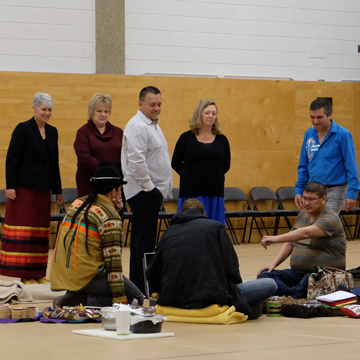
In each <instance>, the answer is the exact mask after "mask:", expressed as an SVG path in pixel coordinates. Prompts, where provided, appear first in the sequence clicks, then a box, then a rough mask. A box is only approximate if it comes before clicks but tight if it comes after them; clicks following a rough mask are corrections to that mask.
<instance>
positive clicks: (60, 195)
mask: <svg viewBox="0 0 360 360" xmlns="http://www.w3.org/2000/svg"><path fill="white" fill-rule="evenodd" d="M55 197H56V200H55V202H56V203H58V204H62V203H63V202H64V198H63V196H62V194H56V195H55Z"/></svg>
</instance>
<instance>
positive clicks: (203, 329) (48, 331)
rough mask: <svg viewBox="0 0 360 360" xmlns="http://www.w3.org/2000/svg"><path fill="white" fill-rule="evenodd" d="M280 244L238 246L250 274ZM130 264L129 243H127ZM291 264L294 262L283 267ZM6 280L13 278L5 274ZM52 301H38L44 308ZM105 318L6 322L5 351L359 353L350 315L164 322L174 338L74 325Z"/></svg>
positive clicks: (65, 355) (89, 355)
mask: <svg viewBox="0 0 360 360" xmlns="http://www.w3.org/2000/svg"><path fill="white" fill-rule="evenodd" d="M278 248H279V246H278V245H273V246H271V247H270V248H269V249H268V250H267V251H266V250H264V249H263V248H261V247H260V245H259V244H242V245H238V246H235V249H236V251H237V254H238V257H239V261H240V270H241V275H242V277H243V279H244V280H251V279H254V278H255V274H256V272H257V270H258V269H259V268H261V267H262V266H264V265H266V264H268V263H270V261H271V260H272V259H273V257H274V255H275V254H276V253H277V250H278ZM123 256H124V268H125V269H128V262H129V248H124V255H123ZM359 259H360V241H359V240H356V241H353V242H348V249H347V268H348V269H350V268H354V267H357V266H359V265H360V264H359V262H360V260H359ZM284 267H288V262H286V263H284V264H283V268H284ZM0 279H1V280H8V279H9V278H5V277H0ZM47 305H50V304H46V303H44V304H41V305H37V306H38V307H39V308H40V309H42V308H44V307H45V306H47ZM93 328H101V324H42V323H40V322H33V323H15V324H6V325H5V324H0V357H1V359H7V360H13V359H15V360H17V359H27V360H39V359H52V360H60V359H61V360H73V359H86V360H95V359H96V360H99V359H106V360H112V359H129V360H140V359H141V360H142V359H156V360H158V359H162V360H168V359H171V360H177V359H179V360H180V359H189V360H204V359H207V360H233V359H234V360H235V359H236V360H239V359H242V360H243V359H256V360H257V359H266V360H279V359H291V360H297V359H301V360H303V359H359V358H360V319H350V318H347V317H335V318H314V319H292V318H286V317H281V318H267V317H266V316H264V315H263V316H261V318H260V319H258V320H255V321H246V322H245V323H241V324H236V325H201V324H181V323H169V322H168V323H164V324H163V331H166V332H173V333H175V336H174V337H172V338H162V339H144V340H129V341H115V340H108V339H101V338H94V337H87V336H81V335H74V334H72V332H71V331H72V330H73V329H78V330H80V329H93Z"/></svg>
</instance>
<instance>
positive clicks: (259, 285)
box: [236, 279, 277, 305]
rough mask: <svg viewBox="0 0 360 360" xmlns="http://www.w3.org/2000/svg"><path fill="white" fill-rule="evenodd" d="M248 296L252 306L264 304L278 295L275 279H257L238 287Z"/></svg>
mask: <svg viewBox="0 0 360 360" xmlns="http://www.w3.org/2000/svg"><path fill="white" fill-rule="evenodd" d="M236 286H237V287H238V288H239V289H240V290H241V291H242V292H243V293H244V295H245V296H246V298H247V300H248V302H249V304H250V305H256V304H260V303H262V302H263V301H264V300H266V299H267V298H269V297H270V296H273V295H275V294H276V290H277V285H276V282H275V281H274V280H273V279H257V280H251V281H246V282H244V283H241V284H237V285H236Z"/></svg>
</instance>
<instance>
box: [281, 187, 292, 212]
mask: <svg viewBox="0 0 360 360" xmlns="http://www.w3.org/2000/svg"><path fill="white" fill-rule="evenodd" d="M276 195H277V197H278V199H279V202H280V206H281V209H282V210H285V202H286V201H291V203H292V204H293V206H291V208H292V209H296V206H295V204H294V199H295V187H294V186H282V187H279V188H278V189H277V191H276ZM292 209H287V210H292Z"/></svg>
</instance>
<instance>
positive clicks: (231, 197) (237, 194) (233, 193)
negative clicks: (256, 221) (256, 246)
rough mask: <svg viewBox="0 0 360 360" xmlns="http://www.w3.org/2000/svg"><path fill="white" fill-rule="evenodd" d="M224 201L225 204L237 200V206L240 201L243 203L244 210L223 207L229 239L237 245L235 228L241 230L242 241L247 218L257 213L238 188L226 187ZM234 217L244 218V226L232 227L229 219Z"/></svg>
mask: <svg viewBox="0 0 360 360" xmlns="http://www.w3.org/2000/svg"><path fill="white" fill-rule="evenodd" d="M224 201H225V204H226V202H228V201H236V202H238V205H239V206H241V203H242V204H243V206H242V208H243V209H244V208H245V210H236V211H227V210H226V209H225V221H226V227H227V230H228V231H229V233H230V236H231V239H232V242H233V243H234V245H236V244H237V245H239V244H240V242H239V240H238V237H237V235H236V232H235V230H243V235H242V242H244V240H245V233H246V227H247V221H248V218H249V217H252V216H254V215H257V214H256V213H255V212H254V211H253V210H252V209H251V206H250V203H249V200H248V198H247V196H246V195H245V193H244V192H243V191H242V190H241V189H239V188H236V187H226V188H225V189H224ZM234 218H245V221H244V226H243V227H234V224H233V222H232V221H231V219H234ZM249 241H250V238H249Z"/></svg>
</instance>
